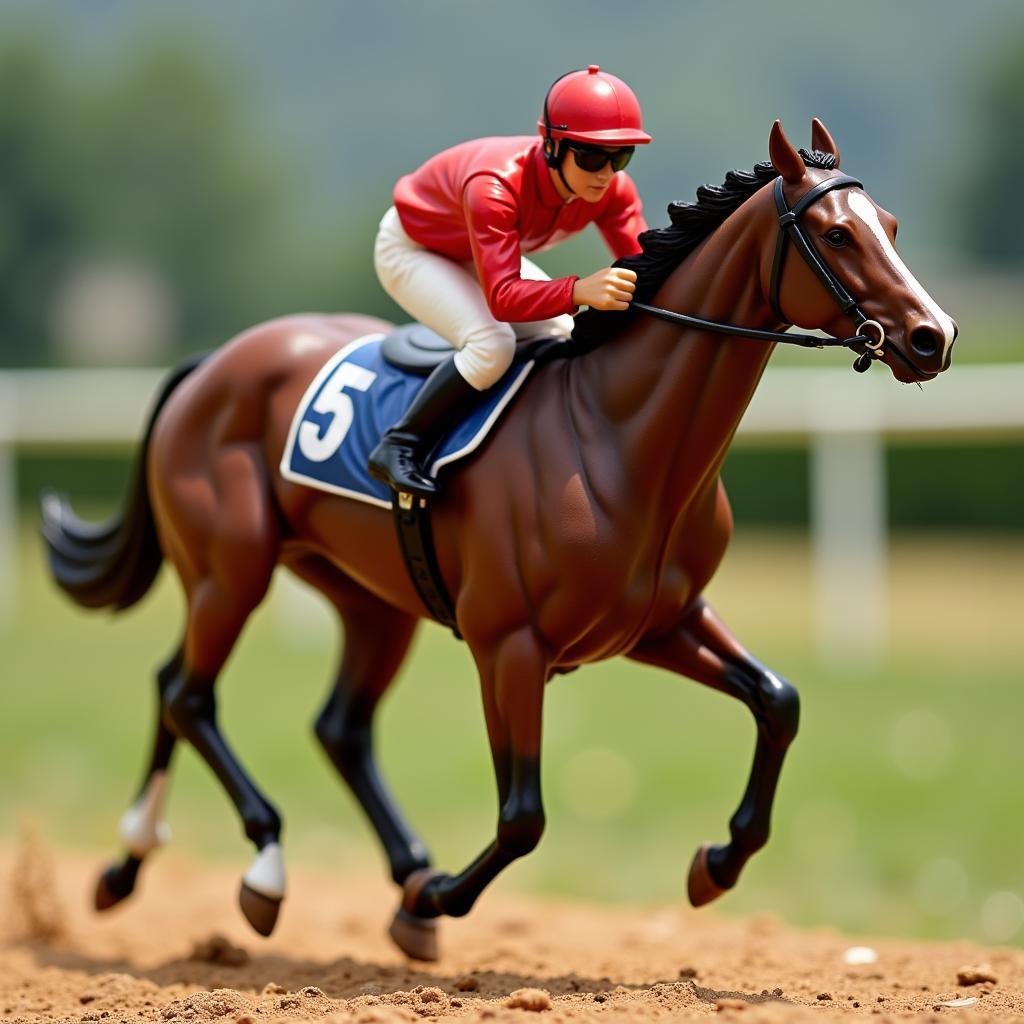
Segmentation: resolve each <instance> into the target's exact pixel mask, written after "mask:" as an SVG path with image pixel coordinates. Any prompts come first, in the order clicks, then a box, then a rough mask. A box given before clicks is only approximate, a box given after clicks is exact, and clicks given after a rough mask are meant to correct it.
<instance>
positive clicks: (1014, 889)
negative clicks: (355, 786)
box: [0, 523, 1024, 942]
mask: <svg viewBox="0 0 1024 1024" xmlns="http://www.w3.org/2000/svg"><path fill="white" fill-rule="evenodd" d="M20 557H21V561H22V566H21V573H20V582H21V593H20V597H19V611H18V613H17V615H16V617H15V618H14V619H13V620H12V621H10V622H8V623H6V624H4V625H2V626H0V645H2V646H0V649H2V651H3V654H4V661H3V670H2V674H3V680H4V687H3V696H4V702H3V713H2V719H0V721H2V722H3V729H2V734H3V742H2V743H0V778H2V779H3V780H4V785H3V788H2V791H0V822H2V834H3V835H4V836H5V837H7V838H11V837H13V836H14V835H15V834H16V832H17V830H18V827H19V825H18V822H19V818H27V819H30V820H32V821H34V822H36V823H37V824H38V826H39V827H40V829H41V830H42V832H43V834H44V835H45V837H46V839H47V841H48V842H51V843H53V844H58V845H59V844H65V845H67V844H72V845H75V846H78V847H86V848H89V849H94V850H95V851H96V854H97V858H98V861H99V859H103V858H106V857H107V856H109V855H112V854H114V853H116V852H117V851H118V843H117V840H116V834H115V830H116V823H117V819H118V818H119V816H120V814H121V812H122V811H123V809H124V807H125V805H126V803H127V802H128V801H129V800H130V798H131V797H132V795H133V794H134V791H135V789H136V787H137V784H138V782H139V772H140V770H141V767H142V762H143V758H144V756H145V754H146V751H147V749H148V745H149V742H150V736H151V731H152V727H153V718H154V713H155V711H154V708H155V687H154V685H153V682H152V673H153V669H154V667H155V666H156V665H158V664H159V663H160V662H161V660H162V659H163V658H164V656H165V655H166V654H167V653H169V652H170V650H171V649H172V647H173V646H174V645H175V642H176V639H177V637H178V634H179V631H180V611H181V601H180V596H179V594H178V592H177V589H176V583H175V582H174V581H173V579H172V577H171V575H170V574H169V573H166V572H165V573H164V574H163V575H162V577H161V580H160V584H159V586H158V588H157V590H156V591H155V593H154V594H153V595H151V596H150V597H149V598H148V599H147V600H146V601H145V602H144V603H143V604H142V606H141V607H139V608H137V609H134V610H132V611H131V612H129V613H126V614H125V615H123V616H121V617H119V618H112V617H110V616H109V615H107V614H105V613H104V614H95V613H86V612H83V611H82V610H80V609H77V608H75V607H73V606H71V605H70V604H69V603H68V602H67V601H66V600H65V599H64V598H63V597H62V596H61V595H60V594H59V593H58V592H57V591H56V589H55V588H54V587H53V586H52V584H51V583H50V582H49V580H48V578H47V577H46V575H45V572H44V569H43V564H42V552H41V545H40V544H39V543H38V542H37V541H36V538H35V537H34V536H33V535H32V533H31V527H30V524H28V523H26V524H25V529H24V531H23V543H22V545H21V549H20ZM1022 570H1024V540H1022V539H1015V540H1006V539H995V538H989V539H985V538H979V537H975V538H962V537H953V536H937V537H932V538H930V539H920V538H909V537H908V538H904V539H897V540H896V541H894V545H893V549H892V552H891V591H890V625H891V643H890V649H889V653H888V655H887V656H886V657H885V659H884V660H883V662H882V663H881V664H880V665H878V666H877V667H873V668H865V667H857V666H855V665H852V664H851V665H845V666H844V665H842V664H834V663H829V662H827V661H825V660H823V659H822V658H821V657H820V656H819V655H818V653H817V652H816V649H815V643H814V639H813V624H812V620H813V614H812V613H813V597H812V592H811V584H810V580H811V567H810V559H809V552H808V548H807V545H806V542H805V541H804V539H803V538H802V537H800V536H798V535H788V534H767V533H766V534H760V535H754V536H741V537H739V538H738V539H737V541H736V542H735V543H734V545H733V547H732V549H731V550H730V552H729V555H728V557H727V560H726V564H725V566H724V568H723V570H722V572H721V574H720V576H719V578H718V579H717V580H716V582H715V585H714V587H713V590H712V599H713V601H714V603H715V605H716V606H717V607H718V609H719V611H720V612H721V614H722V615H723V617H724V618H725V619H726V621H728V622H729V623H730V624H731V625H732V627H733V628H734V630H735V632H736V633H737V635H738V636H739V637H740V638H741V639H742V640H743V641H744V642H745V643H746V644H747V646H749V647H750V648H751V649H752V650H753V651H754V652H755V653H756V654H758V655H759V656H760V657H761V658H762V659H763V660H764V661H766V662H767V663H768V664H769V665H771V666H772V667H773V668H774V669H776V670H777V671H778V672H779V673H781V674H782V675H784V676H786V677H788V678H789V679H790V680H792V681H793V682H794V683H795V684H796V685H797V686H798V687H799V688H800V690H801V695H802V698H803V716H802V726H801V733H800V735H799V737H798V738H797V741H796V743H795V744H794V747H793V749H792V752H791V755H790V759H789V761H788V763H787V766H786V769H785V771H784V773H783V777H782V784H781V789H780V794H779V798H778V801H777V804H776V814H775V832H774V835H773V837H772V840H771V842H770V843H769V846H768V848H767V849H766V850H765V851H764V852H763V853H762V854H760V855H759V856H758V857H757V858H755V860H754V861H753V862H752V863H751V864H750V866H749V867H748V869H747V873H746V875H745V876H744V878H743V880H742V882H741V884H740V886H739V888H738V889H737V890H736V891H735V892H734V893H732V894H730V895H729V896H728V897H727V898H726V899H725V900H724V901H723V903H722V904H721V905H722V909H723V911H726V912H732V913H751V912H758V911H768V912H772V913H776V914H778V915H780V916H781V917H783V918H785V919H786V920H789V921H792V922H799V923H810V924H817V925H833V926H836V927H840V928H843V929H849V930H855V931H858V930H859V931H868V932H874V933H879V932H883V933H902V934H914V935H920V936H935V937H951V936H961V935H962V936H970V937H974V938H978V939H982V940H985V941H993V942H1001V941H1011V942H1019V941H1021V940H1022V938H1024V902H1022V900H1021V896H1022V895H1024V869H1022V867H1021V865H1022V864H1024V830H1022V829H1021V822H1022V817H1024V815H1022V806H1024V800H1022V796H1021V792H1020V782H1019V780H1020V779H1021V778H1022V777H1024V752H1022V747H1021V744H1020V723H1021V720H1022V714H1021V712H1022V710H1024V696H1022V692H1021V684H1022V683H1024V673H1022V670H1021V664H1022V657H1021V656H1022V654H1024V639H1022V623H1021V617H1020V611H1021V580H1022V578H1024V573H1022ZM300 598H301V595H296V594H295V593H294V591H293V590H292V588H290V587H286V586H283V585H282V584H281V582H279V583H278V584H276V586H275V592H274V595H273V596H272V598H271V600H270V601H269V602H268V604H267V606H266V607H264V608H263V609H261V611H260V613H259V614H258V615H257V616H256V617H254V619H253V621H252V623H251V625H250V627H249V630H248V631H247V633H246V634H245V636H244V637H243V640H242V643H241V644H240V645H239V647H238V649H237V652H236V655H235V657H234V658H233V660H232V661H231V663H230V665H229V667H228V670H227V672H226V674H225V676H224V678H223V679H222V681H221V684H220V689H219V692H220V694H221V709H222V722H223V723H224V725H225V727H226V731H227V732H228V734H229V736H230V737H231V739H232V741H233V742H234V743H235V745H236V749H237V750H238V751H239V753H240V755H241V756H242V758H243V760H244V761H245V763H246V764H247V765H248V767H249V768H250V769H251V771H252V773H253V775H254V777H255V778H256V779H257V780H258V781H259V782H260V784H261V785H262V786H263V787H264V788H265V790H266V792H267V793H268V795H269V796H270V797H271V799H272V800H274V802H275V803H276V804H277V805H278V807H279V808H280V809H281V810H282V812H283V814H284V817H285V820H286V833H285V841H286V845H287V848H288V850H289V851H290V857H291V859H292V861H293V862H294V861H300V860H305V861H312V862H315V863H317V864H320V865H324V864H327V865H336V867H337V869H338V870H339V871H348V870H365V869H366V868H367V866H368V865H369V867H370V868H371V869H373V870H377V869H378V863H377V862H378V858H377V854H376V848H375V846H374V845H373V844H374V840H373V839H372V837H371V835H370V833H369V830H368V828H367V827H366V825H365V824H364V822H363V820H362V819H361V817H360V815H359V812H358V811H357V809H356V808H355V806H354V803H353V801H352V800H351V798H350V797H349V796H348V794H347V792H345V791H343V789H342V788H341V787H340V785H339V783H338V781H337V780H336V779H335V778H334V777H333V776H332V773H331V771H330V770H329V768H328V765H327V762H326V759H325V758H324V757H323V755H322V754H321V753H320V752H319V750H318V749H317V748H316V745H315V743H314V741H313V739H312V734H311V728H310V727H311V723H312V720H313V717H314V715H315V713H316V710H317V709H318V706H319V703H320V702H321V700H322V699H323V697H324V696H325V695H326V693H327V689H328V685H329V683H330V680H331V678H332V676H333V668H334V663H335V661H336V658H337V653H338V652H337V647H338V639H337V636H336V634H335V631H334V629H333V626H332V624H331V623H330V621H329V619H328V618H327V615H326V613H325V612H322V611H320V610H319V608H318V606H316V605H315V604H312V603H311V602H310V601H309V599H307V600H306V601H303V600H301V599H300ZM850 629H851V630H856V629H857V624H856V618H855V616H854V615H853V614H851V615H850ZM378 741H379V742H378V746H379V751H380V757H381V761H382V764H383V767H384V771H385V774H386V775H387V777H388V778H389V780H390V782H391V784H392V786H393V789H394V791H395V793H396V794H397V797H398V799H399V802H400V803H401V805H402V806H403V808H404V809H405V811H406V813H407V816H408V817H409V818H410V819H411V820H412V821H413V822H414V823H415V824H416V825H417V827H418V828H419V829H420V830H421V831H422V833H423V835H424V838H425V839H426V840H427V842H428V845H430V847H431V848H432V850H433V852H434V855H435V860H436V862H437V863H438V865H439V866H442V867H444V868H446V869H455V868H461V867H462V866H463V865H464V864H465V863H467V862H468V861H469V860H470V859H471V857H473V856H475V854H476V853H477V852H478V851H479V849H480V848H481V847H482V846H483V845H484V843H485V842H486V841H488V840H489V839H490V838H491V837H492V836H493V828H494V821H495V817H496V807H495V796H494V783H493V780H492V775H491V769H490V764H489V755H488V752H487V748H486V742H485V735H484V726H483V719H482V714H481V710H480V704H479V699H478V695H477V688H476V680H475V677H474V673H473V669H472V665H471V661H470V659H469V656H468V653H467V652H466V650H465V649H464V647H462V646H461V645H460V644H458V643H456V642H455V641H454V640H452V639H451V638H450V637H449V636H447V635H446V634H445V633H444V632H443V631H442V630H441V629H440V628H438V627H436V626H427V627H425V628H423V629H422V631H421V634H420V636H419V639H418V641H417V644H416V647H415V649H414V651H413V654H412V656H411V657H410V659H409V661H408V663H407V666H406V669H405V671H404V672H403V673H402V675H401V676H400V677H399V679H398V681H397V684H396V686H395V688H394V690H393V692H392V694H391V695H390V697H389V699H388V700H387V701H386V704H385V706H384V708H383V711H382V713H381V715H380V718H379V728H378ZM752 749H753V726H752V723H751V720H750V718H749V716H748V714H747V712H746V711H745V710H744V709H743V708H742V707H741V706H740V705H739V704H737V703H734V702H732V701H730V700H728V699H726V698H724V697H722V696H720V695H718V694H715V693H713V692H710V691H707V690H704V689H702V688H701V687H699V686H697V685H696V684H693V683H691V682H689V681H686V680H676V679H674V678H672V677H670V676H669V675H667V674H664V673H660V672H657V671H654V670H652V669H646V668H642V667H640V666H636V665H633V664H631V663H629V662H626V661H624V660H616V661H613V662H608V663H605V664H601V665H597V666H593V667H591V668H588V669H583V670H581V671H579V672H576V673H574V674H572V675H570V676H568V677H562V678H558V679H556V680H555V681H554V682H553V683H552V684H551V686H550V688H549V696H548V704H547V709H546V719H545V761H544V780H545V802H546V807H547V811H548V827H547V832H546V835H545V838H544V841H543V843H542V844H541V847H540V848H539V849H538V850H537V851H536V852H535V853H534V854H533V855H531V856H530V857H528V858H526V859H525V860H523V861H521V862H520V863H518V864H517V865H515V866H513V867H512V868H511V869H510V870H509V871H508V872H506V874H505V876H503V878H502V879H501V880H499V882H498V883H497V885H499V886H501V887H502V888H504V889H506V890H507V891H512V890H515V889H517V888H519V889H530V890H533V891H542V892H550V893H558V894H563V895H571V896H575V897H580V898H585V899H592V900H605V899H630V900H643V901H658V902H666V901H681V900H683V899H684V892H683V890H684V884H685V872H686V869H687V866H688V864H689V860H690V857H691V856H692V853H693V851H694V849H695V848H696V846H697V845H698V844H699V843H701V842H703V841H704V840H707V839H710V840H715V841H720V840H722V839H723V838H724V837H725V836H726V834H727V832H726V827H727V822H728V818H729V816H730V814H731V813H732V811H733V809H734V808H735V805H736V802H737V800H738V798H739V796H740V793H741V791H742V788H743V785H744V782H745V779H746V774H747V769H748V767H749V763H750V758H751V753H752ZM169 817H170V822H171V826H172V828H173V829H174V832H175V841H174V842H175V846H176V847H177V848H179V849H180V850H182V851H185V852H187V853H189V854H192V855H196V856H205V857H211V858H214V857H215V858H218V859H225V858H226V859H230V860H232V861H234V862H236V863H237V864H238V868H239V872H241V871H242V870H244V866H245V865H247V863H248V861H249V858H250V849H249V847H248V844H247V842H246V841H245V840H244V838H243V837H242V836H241V830H240V827H239V824H238V822H237V819H236V817H235V815H234V811H233V809H232V808H231V807H230V805H229V804H228V802H227V800H226V798H225V797H224V796H223V794H222V793H221V791H220V789H219V787H218V786H217V784H216V783H215V781H214V780H213V777H212V776H211V775H210V774H209V772H208V771H207V769H206V768H205V766H204V765H202V764H200V763H199V761H198V759H197V758H196V756H195V755H194V754H193V753H192V752H191V751H189V750H185V751H182V752H181V753H180V754H179V755H178V758H177V762H176V771H175V775H174V780H173V784H172V794H171V803H170V810H169Z"/></svg>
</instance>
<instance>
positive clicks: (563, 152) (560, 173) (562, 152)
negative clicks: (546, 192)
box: [555, 142, 578, 202]
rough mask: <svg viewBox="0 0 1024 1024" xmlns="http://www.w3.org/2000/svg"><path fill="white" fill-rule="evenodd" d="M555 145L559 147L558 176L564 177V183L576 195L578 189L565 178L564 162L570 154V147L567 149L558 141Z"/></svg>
mask: <svg viewBox="0 0 1024 1024" xmlns="http://www.w3.org/2000/svg"><path fill="white" fill-rule="evenodd" d="M555 145H556V146H557V147H558V165H557V170H558V176H559V178H561V179H562V184H563V185H564V186H565V187H566V188H567V189H568V190H569V192H570V193H571V194H572V195H574V196H576V195H577V193H576V189H574V188H573V187H572V185H570V184H569V182H568V181H566V179H565V172H564V171H563V170H562V164H564V163H565V158H566V156H567V155H568V152H569V151H568V149H566V148H565V147H564V146H563V145H562V144H561V142H556V143H555ZM577 198H578V196H577ZM566 202H568V200H566Z"/></svg>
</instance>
